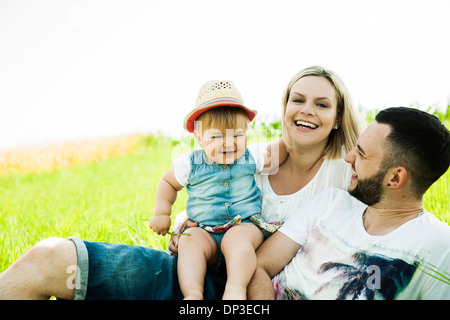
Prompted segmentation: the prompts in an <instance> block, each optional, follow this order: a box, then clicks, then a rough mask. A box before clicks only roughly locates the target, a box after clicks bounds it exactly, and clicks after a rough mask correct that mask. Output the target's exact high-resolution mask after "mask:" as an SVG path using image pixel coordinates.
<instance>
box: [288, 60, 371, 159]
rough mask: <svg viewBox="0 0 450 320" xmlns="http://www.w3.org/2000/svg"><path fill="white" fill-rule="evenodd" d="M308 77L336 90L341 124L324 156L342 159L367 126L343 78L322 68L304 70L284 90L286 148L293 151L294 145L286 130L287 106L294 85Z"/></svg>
mask: <svg viewBox="0 0 450 320" xmlns="http://www.w3.org/2000/svg"><path fill="white" fill-rule="evenodd" d="M306 76H316V77H323V78H325V79H327V80H328V81H330V83H331V84H332V85H333V87H334V89H335V90H336V100H337V120H338V122H339V127H338V129H333V130H332V131H331V133H330V135H329V138H328V143H327V145H326V147H325V150H324V152H323V156H324V157H328V158H330V159H337V158H341V157H343V156H344V155H343V154H342V152H343V151H344V152H345V153H347V152H349V151H350V150H352V149H353V148H354V147H355V145H356V142H357V140H358V137H359V135H360V134H361V133H362V131H363V130H364V127H365V124H364V121H363V120H362V118H361V116H360V114H359V112H358V110H356V109H355V107H354V106H353V102H352V100H351V98H350V94H349V92H348V91H347V88H346V86H345V85H344V83H343V82H342V80H341V78H339V77H338V76H337V75H336V74H335V73H334V72H333V71H331V70H327V69H325V68H323V67H320V66H312V67H309V68H306V69H303V70H302V71H300V72H299V73H297V74H296V75H295V76H294V77H292V79H291V81H290V82H289V84H288V86H287V87H286V89H285V90H284V93H283V101H282V105H283V114H282V123H283V126H282V134H283V139H284V141H285V144H286V147H287V149H288V150H292V143H291V139H290V137H289V134H288V132H287V130H286V124H285V117H284V116H285V114H286V106H287V103H288V101H289V95H290V93H291V89H292V86H293V85H294V83H296V82H297V81H298V80H299V79H301V78H303V77H306Z"/></svg>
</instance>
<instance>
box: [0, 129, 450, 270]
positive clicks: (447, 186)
mask: <svg viewBox="0 0 450 320" xmlns="http://www.w3.org/2000/svg"><path fill="white" fill-rule="evenodd" d="M449 124H450V123H449V122H447V125H449ZM121 139H122V140H121V141H120V142H117V144H118V145H120V146H121V148H122V149H123V150H126V151H123V152H122V151H121V152H119V153H117V154H114V152H110V151H108V150H106V151H105V147H104V146H102V147H99V150H103V151H99V150H97V149H96V148H94V147H92V144H91V143H87V145H89V147H88V148H87V149H85V148H84V147H83V144H78V147H77V148H75V149H74V150H72V153H73V154H76V156H70V154H71V153H70V152H68V151H67V150H66V149H64V145H61V146H60V147H61V148H62V150H60V152H59V153H61V154H65V157H62V156H61V155H58V152H57V151H55V150H54V151H53V152H55V155H54V157H56V158H57V157H58V156H59V159H65V160H64V165H58V161H57V160H54V159H53V160H50V162H52V161H53V162H52V163H53V165H52V166H50V167H44V170H38V169H37V168H35V167H33V166H32V165H30V166H31V167H32V169H23V170H22V169H20V166H19V167H18V166H16V167H14V170H15V171H11V170H13V169H9V170H3V171H0V272H2V271H3V270H4V269H6V268H7V267H8V266H9V265H10V264H11V263H12V262H13V261H14V260H16V259H17V258H19V257H20V256H21V255H22V254H23V253H25V252H26V251H27V250H28V249H29V248H31V246H33V245H34V244H35V243H36V242H38V241H40V240H42V239H44V238H47V237H51V236H57V237H68V236H76V237H80V238H82V239H84V240H91V241H105V242H110V243H125V244H132V245H142V246H150V247H153V248H160V249H165V248H166V247H167V244H168V240H169V237H168V236H165V237H161V236H157V235H155V234H154V233H152V232H151V231H149V229H148V228H147V224H148V222H147V221H144V220H139V219H149V218H151V215H152V210H153V206H154V196H155V193H156V188H157V186H158V183H159V180H160V178H161V176H162V175H163V174H164V173H165V172H166V171H167V170H168V169H169V168H170V167H171V159H172V153H173V150H174V148H173V147H174V145H175V143H174V142H173V141H171V140H170V139H167V138H158V137H151V136H147V137H144V138H142V137H136V136H134V137H133V138H130V139H129V140H126V139H125V140H124V138H123V137H121ZM124 141H126V142H124ZM109 143H110V148H111V149H114V148H116V147H115V146H114V143H113V141H112V140H111V141H110V142H109ZM68 145H69V144H68ZM47 151H48V150H47ZM42 152H45V150H44V151H42ZM100 152H103V153H104V154H106V155H109V156H98V155H96V154H97V153H100ZM83 154H84V156H83V157H81V155H83ZM0 156H1V154H0ZM80 157H81V158H82V159H85V160H86V159H91V160H90V161H92V162H89V161H87V160H86V161H80V160H79V158H80ZM0 158H1V157H0ZM47 158H48V157H47ZM5 159H6V158H3V161H5ZM30 159H31V158H29V160H28V161H31V160H30ZM10 161H11V160H10ZM6 165H7V164H5V163H3V167H5V166H6ZM10 165H11V164H10ZM28 167H29V166H25V167H24V168H28ZM20 171H22V172H20ZM449 190H450V171H447V173H446V174H445V175H444V176H443V177H441V179H440V180H439V181H438V182H436V183H435V184H434V185H433V186H432V188H431V189H430V190H429V191H428V192H427V194H426V196H425V207H426V209H427V210H429V211H430V212H432V213H435V214H436V216H437V217H438V218H439V219H441V220H442V221H446V222H447V223H449V224H450V204H449V202H450V195H449ZM186 200H187V195H186V193H185V191H182V192H181V193H179V196H178V199H177V202H176V203H175V206H174V212H175V213H178V212H180V211H182V210H183V209H184V205H185V203H186Z"/></svg>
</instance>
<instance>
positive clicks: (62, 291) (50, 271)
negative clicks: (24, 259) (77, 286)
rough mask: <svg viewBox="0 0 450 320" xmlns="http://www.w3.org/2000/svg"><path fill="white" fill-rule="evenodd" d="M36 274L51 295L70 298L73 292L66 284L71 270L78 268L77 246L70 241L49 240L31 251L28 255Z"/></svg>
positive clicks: (45, 240) (37, 244) (61, 239)
mask: <svg viewBox="0 0 450 320" xmlns="http://www.w3.org/2000/svg"><path fill="white" fill-rule="evenodd" d="M27 254H28V255H29V262H30V264H31V265H33V267H34V270H35V274H36V276H38V277H39V278H40V281H41V282H43V283H44V284H45V287H46V288H48V291H49V292H48V293H49V295H53V296H57V297H61V298H70V297H72V296H73V292H71V291H72V290H70V288H68V287H67V285H66V282H67V279H68V277H69V276H70V275H71V272H69V271H71V270H73V269H74V267H75V268H76V266H77V262H78V261H77V252H76V247H75V244H74V243H73V242H72V241H71V240H69V239H63V238H47V239H44V240H42V241H40V242H38V243H36V245H35V246H34V247H33V248H31V249H30V251H29V252H28V253H27Z"/></svg>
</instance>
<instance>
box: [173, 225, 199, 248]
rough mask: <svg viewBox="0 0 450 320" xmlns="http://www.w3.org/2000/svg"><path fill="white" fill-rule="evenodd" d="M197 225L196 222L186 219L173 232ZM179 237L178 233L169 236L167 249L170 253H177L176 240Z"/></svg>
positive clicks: (180, 231) (181, 231) (179, 231)
mask: <svg viewBox="0 0 450 320" xmlns="http://www.w3.org/2000/svg"><path fill="white" fill-rule="evenodd" d="M197 226H198V222H193V221H192V220H189V219H186V220H185V221H184V222H183V224H182V225H181V226H180V227H179V228H177V229H174V230H173V233H183V232H184V230H186V229H189V228H195V227H197ZM179 239H180V236H179V235H175V236H171V237H170V242H169V250H170V252H172V254H178V241H179Z"/></svg>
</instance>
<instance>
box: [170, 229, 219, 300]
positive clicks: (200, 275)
mask: <svg viewBox="0 0 450 320" xmlns="http://www.w3.org/2000/svg"><path fill="white" fill-rule="evenodd" d="M184 232H185V233H190V234H191V236H181V237H180V240H179V242H178V281H179V282H180V288H181V292H183V295H184V298H185V299H186V300H201V299H203V285H204V281H205V274H206V267H207V265H208V264H213V263H215V261H216V260H217V251H218V250H217V245H216V242H215V241H214V238H213V237H212V236H211V235H210V234H209V233H208V232H207V231H205V230H203V229H201V228H190V229H188V230H186V231H184Z"/></svg>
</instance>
